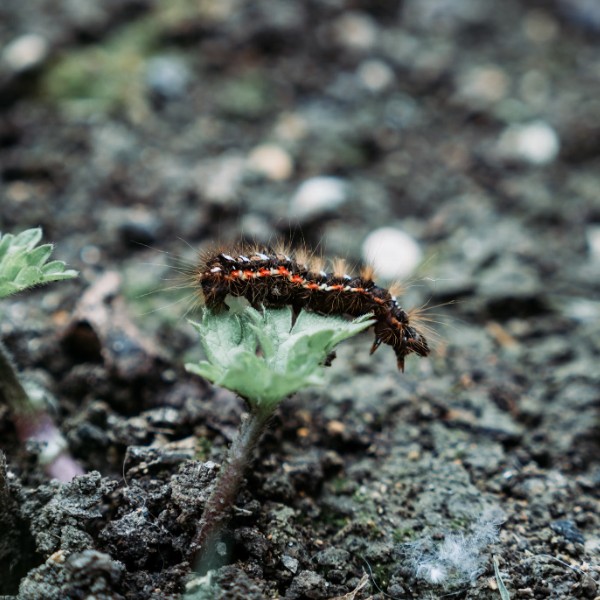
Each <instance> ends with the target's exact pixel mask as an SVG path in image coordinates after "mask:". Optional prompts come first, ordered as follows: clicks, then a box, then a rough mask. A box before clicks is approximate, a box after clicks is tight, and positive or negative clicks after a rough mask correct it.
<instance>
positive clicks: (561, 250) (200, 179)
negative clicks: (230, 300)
mask: <svg viewBox="0 0 600 600" xmlns="http://www.w3.org/2000/svg"><path fill="white" fill-rule="evenodd" d="M599 6H600V5H598V4H597V3H596V2H594V0H589V1H588V0H550V1H546V2H541V1H535V0H531V1H529V2H526V1H525V0H520V1H519V0H451V1H449V0H403V1H398V2H395V1H389V2H375V1H373V0H297V1H295V2H273V1H271V2H269V1H267V0H255V1H254V2H243V1H242V0H221V1H219V0H196V1H195V2H188V1H185V0H174V1H173V2H168V3H166V2H164V3H161V2H159V1H158V0H156V1H152V0H119V1H116V0H104V1H103V2H76V1H70V2H59V1H57V0H29V1H28V2H22V1H17V0H2V2H1V3H0V231H2V232H10V233H16V232H18V231H21V230H23V229H26V228H29V227H35V226H42V227H43V229H44V239H45V240H47V241H52V242H54V243H55V244H56V250H55V257H56V258H60V259H62V260H64V261H66V262H67V263H68V264H69V266H71V267H73V268H76V269H78V270H79V271H80V273H81V275H80V277H79V278H78V279H77V280H75V281H73V282H68V283H56V284H52V285H50V286H47V287H46V288H43V289H39V290H34V291H32V292H31V293H27V294H22V295H20V296H17V297H14V298H9V299H7V300H4V301H3V302H2V305H1V306H0V316H1V318H0V332H1V335H2V339H3V341H4V343H5V344H6V346H7V347H8V348H9V349H10V351H11V352H12V353H13V355H14V358H15V361H16V363H17V364H18V366H19V367H20V369H21V371H22V373H23V375H24V377H27V378H31V379H34V380H36V381H37V382H38V383H41V384H42V385H43V386H44V387H45V388H46V389H47V390H48V394H49V396H51V397H52V399H53V404H52V406H53V408H52V410H53V413H54V414H55V418H56V421H57V423H58V425H59V427H60V429H61V431H62V432H63V434H64V435H65V437H66V439H67V440H68V442H69V445H70V449H71V452H72V454H73V455H74V456H75V457H76V458H77V459H78V460H79V461H80V463H81V464H82V465H83V466H84V468H85V469H86V471H87V474H86V475H84V476H82V477H78V478H76V479H75V480H74V481H72V482H71V483H66V484H60V483H58V482H57V481H56V480H54V481H49V480H48V478H47V476H46V475H45V474H44V472H43V470H42V469H41V468H40V467H39V466H38V465H37V462H36V454H37V449H36V448H35V447H32V446H26V447H24V446H23V445H22V444H19V442H18V440H17V437H16V434H15V429H14V425H13V422H12V420H11V415H10V412H9V411H8V409H7V408H6V407H3V406H0V450H1V451H2V453H3V454H4V456H5V460H6V464H4V458H3V457H0V458H2V459H1V460H0V531H1V535H0V599H8V598H19V599H23V600H30V599H31V600H37V599H40V600H42V599H43V600H46V599H47V600H50V599H52V600H54V599H56V600H64V599H65V598H68V599H78V598H81V599H83V598H89V599H91V598H95V599H109V598H110V599H112V598H126V599H128V600H146V599H153V600H159V599H164V598H180V597H182V595H184V594H186V593H187V595H188V597H190V598H191V597H194V598H223V599H229V598H233V599H235V598H240V599H241V598H243V599H244V600H255V599H256V600H258V599H262V598H286V599H300V598H311V599H331V598H336V597H342V598H346V599H347V600H351V599H356V600H361V599H362V600H364V599H366V598H374V599H377V600H383V599H384V598H395V599H420V598H447V597H448V598H457V599H459V598H460V599H490V600H492V599H493V600H503V599H502V596H501V589H500V587H499V586H501V582H504V585H505V586H506V589H507V592H508V595H509V597H510V598H511V599H515V598H538V599H546V598H551V599H566V598H590V599H593V598H598V597H599V595H600V526H599V525H600V514H599V508H600V502H599V498H600V455H599V450H600V416H599V406H600V392H599V386H598V384H599V382H600V369H599V368H598V364H599V361H600V335H599V333H600V296H599V292H600V100H599V99H600V59H599V56H600V54H599V48H600V8H599ZM321 176H326V177H331V178H333V180H328V181H329V183H331V182H332V181H333V183H334V184H335V185H336V186H337V188H336V189H338V190H341V192H340V197H338V198H337V200H336V202H335V203H332V202H330V203H328V201H326V202H322V203H321V204H319V203H317V204H316V205H313V206H312V207H310V208H307V207H306V205H303V204H302V202H301V200H298V197H299V194H298V192H299V190H300V189H301V185H302V183H303V182H306V181H307V180H310V179H312V178H316V177H321ZM382 226H392V227H397V228H399V229H402V230H403V231H405V232H406V233H408V234H409V235H410V236H412V238H414V240H416V242H417V243H418V244H419V246H420V248H421V249H422V251H423V253H424V258H423V261H422V262H421V265H420V266H419V268H418V269H417V271H416V272H414V273H413V274H412V276H410V278H409V281H408V282H407V288H408V289H407V293H406V296H405V297H403V298H402V299H401V301H402V303H403V304H404V305H406V306H409V307H410V306H420V305H423V304H425V305H427V306H428V307H429V310H428V311H427V312H426V313H425V314H426V315H429V317H430V318H431V319H432V320H433V321H434V322H433V323H431V325H432V327H433V328H434V330H435V333H436V335H435V343H434V344H433V345H434V351H433V352H432V355H431V357H429V358H426V359H418V358H416V357H414V356H412V357H409V359H408V360H407V369H406V372H405V373H404V374H401V373H399V372H398V371H397V370H396V366H395V360H394V356H393V353H392V352H390V351H389V349H385V348H384V349H382V350H380V351H378V353H377V354H375V355H374V356H372V357H370V356H369V353H368V351H369V347H370V344H371V341H372V340H371V336H370V335H363V336H360V337H359V338H355V339H353V340H351V341H349V342H347V343H346V344H344V345H343V346H342V347H341V348H340V350H339V352H338V357H337V360H336V361H335V362H334V363H333V366H332V367H331V369H329V371H328V374H329V383H328V384H327V385H326V386H325V387H323V388H319V389H311V390H310V391H305V392H302V393H299V394H297V395H296V396H295V397H293V398H290V399H288V400H287V401H285V402H284V403H283V405H282V406H281V408H280V410H279V412H278V414H277V417H276V419H275V421H274V422H273V423H272V426H271V428H270V430H269V432H268V433H267V434H266V435H265V437H264V438H263V440H262V442H261V444H260V448H259V450H258V452H257V456H256V461H255V463H254V464H253V466H252V468H251V469H249V472H248V476H247V480H246V483H245V485H244V487H243V489H242V491H241V493H240V496H239V498H238V502H237V507H236V511H235V514H234V517H233V519H232V521H231V524H230V528H229V531H228V535H227V536H226V539H225V540H224V542H223V544H222V545H221V546H219V548H218V549H217V550H218V552H219V553H221V554H222V555H223V562H224V565H223V566H222V567H221V568H219V569H218V570H216V571H214V572H212V573H211V574H210V575H209V576H205V577H201V576H200V575H194V574H190V567H189V564H188V562H187V560H186V559H187V549H188V548H189V544H190V540H191V537H192V535H193V532H194V528H195V525H196V523H197V521H198V519H199V517H200V515H201V513H202V507H203V504H204V502H205V500H206V497H207V493H208V491H209V490H210V487H211V485H212V482H213V481H214V478H215V476H216V473H217V472H218V465H219V463H220V461H221V460H222V459H223V456H224V451H225V450H226V448H227V444H228V442H229V441H230V440H231V437H232V435H233V433H234V432H235V430H236V427H237V425H238V424H239V421H240V418H241V415H242V413H243V410H244V406H243V403H242V402H241V401H240V400H239V399H237V398H235V397H234V396H233V395H232V394H230V393H228V392H226V391H223V390H219V389H216V388H214V387H212V386H210V385H208V384H207V383H205V382H203V381H202V380H200V379H199V378H198V377H195V376H192V375H190V374H188V373H186V372H185V370H184V368H183V365H184V363H185V362H186V361H190V360H198V359H199V358H200V357H201V351H200V348H199V345H198V342H197V339H196V337H195V333H194V330H193V329H192V327H191V326H190V325H189V324H188V323H187V321H186V319H185V313H186V310H187V309H188V308H189V304H190V301H191V300H192V297H191V292H190V290H180V289H177V288H178V283H177V273H178V271H179V270H180V266H181V264H182V263H180V262H179V260H182V261H184V263H185V262H186V261H193V260H194V258H195V256H196V252H197V251H198V250H199V249H201V248H205V247H207V246H208V245H209V244H210V243H214V242H215V241H218V242H219V243H221V244H224V245H228V244H232V243H236V242H237V241H239V240H240V238H242V237H244V238H246V239H253V240H257V241H259V242H268V241H270V240H273V239H276V238H283V239H288V240H289V239H291V240H292V241H294V242H296V243H300V242H301V243H303V244H305V245H306V246H308V247H310V248H314V249H316V250H317V251H318V252H322V253H323V254H324V255H326V256H346V257H348V258H349V260H350V261H352V262H358V261H359V260H360V258H361V242H362V240H363V239H364V238H365V236H366V235H367V234H369V233H370V232H372V231H374V230H376V229H378V228H380V227H382ZM402 260H403V257H402V256H398V262H402ZM494 559H495V561H496V563H497V574H496V573H495V571H494V566H493V562H494ZM365 575H366V578H365V577H364V576H365ZM505 597H507V596H506V593H505Z"/></svg>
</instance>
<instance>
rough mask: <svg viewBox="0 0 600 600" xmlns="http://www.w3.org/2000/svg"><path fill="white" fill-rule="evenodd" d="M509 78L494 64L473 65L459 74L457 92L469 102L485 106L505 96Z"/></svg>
mask: <svg viewBox="0 0 600 600" xmlns="http://www.w3.org/2000/svg"><path fill="white" fill-rule="evenodd" d="M509 86H510V79H509V77H508V75H507V74H506V72H505V71H503V70H502V69H500V68H498V67H496V66H479V67H473V68H471V69H470V70H468V71H467V72H465V73H463V74H462V75H461V76H459V81H458V89H459V94H460V96H461V97H462V98H464V99H465V100H466V101H467V102H469V103H470V104H473V105H475V106H486V105H489V104H493V103H494V102H499V101H500V100H502V99H503V98H505V97H506V95H507V93H508V90H509Z"/></svg>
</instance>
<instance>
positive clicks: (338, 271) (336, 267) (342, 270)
mask: <svg viewBox="0 0 600 600" xmlns="http://www.w3.org/2000/svg"><path fill="white" fill-rule="evenodd" d="M331 266H332V269H333V276H334V277H337V278H338V279H343V278H344V275H347V274H348V263H347V261H346V260H345V259H343V258H334V259H333V262H332V263H331Z"/></svg>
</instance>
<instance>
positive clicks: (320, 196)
mask: <svg viewBox="0 0 600 600" xmlns="http://www.w3.org/2000/svg"><path fill="white" fill-rule="evenodd" d="M347 188H348V186H347V184H346V182H345V181H344V180H343V179H339V178H337V177H313V178H312V179H307V180H306V181H305V182H304V183H302V184H301V185H300V187H299V188H298V190H297V191H296V193H295V194H294V196H293V198H292V200H291V202H290V216H291V217H292V218H293V219H297V220H298V221H306V220H309V219H311V218H313V217H316V216H318V215H322V214H325V213H328V212H331V211H332V210H335V209H336V208H338V207H339V206H341V205H342V204H344V202H346V200H347V199H348V189H347Z"/></svg>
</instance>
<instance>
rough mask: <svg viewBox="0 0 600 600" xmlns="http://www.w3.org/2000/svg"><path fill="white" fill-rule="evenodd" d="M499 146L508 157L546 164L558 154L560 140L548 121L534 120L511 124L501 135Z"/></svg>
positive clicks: (535, 163)
mask: <svg viewBox="0 0 600 600" xmlns="http://www.w3.org/2000/svg"><path fill="white" fill-rule="evenodd" d="M498 146H499V150H500V153H501V154H502V155H504V156H506V157H508V158H514V159H518V160H522V161H524V162H528V163H530V164H532V165H546V164H548V163H551V162H552V161H553V160H554V159H555V158H556V157H557V156H558V153H559V151H560V140H559V137H558V134H557V133H556V131H555V130H554V129H553V128H552V127H550V125H548V123H545V122H544V121H534V122H532V123H528V124H527V125H512V126H510V127H509V128H508V129H506V130H505V131H504V132H503V133H502V135H501V136H500V140H499V142H498Z"/></svg>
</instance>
